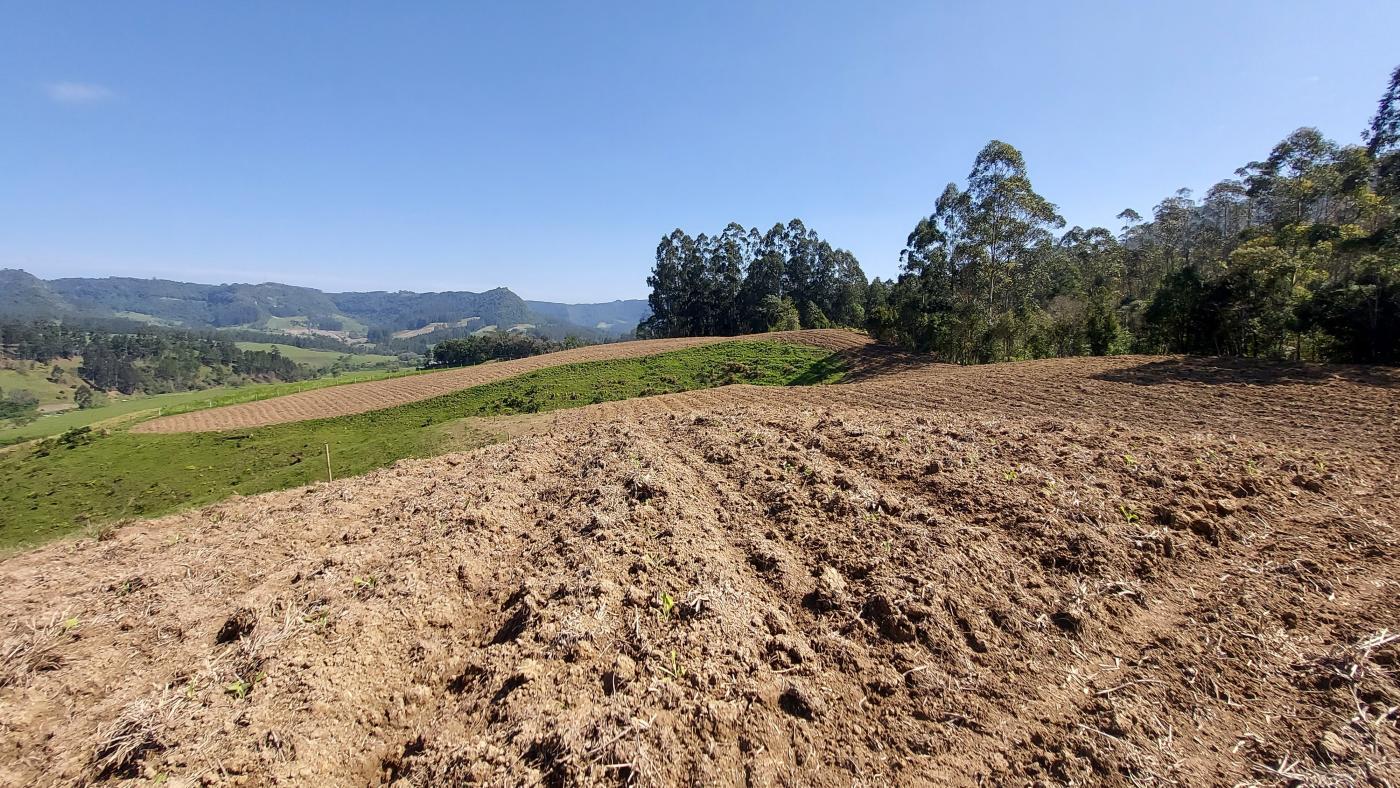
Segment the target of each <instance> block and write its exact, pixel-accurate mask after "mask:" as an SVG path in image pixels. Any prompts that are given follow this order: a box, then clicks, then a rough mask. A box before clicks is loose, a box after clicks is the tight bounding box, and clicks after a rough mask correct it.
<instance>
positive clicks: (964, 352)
mask: <svg viewBox="0 0 1400 788" xmlns="http://www.w3.org/2000/svg"><path fill="white" fill-rule="evenodd" d="M1363 139H1364V141H1365V145H1343V144H1339V143H1337V142H1334V141H1331V140H1328V139H1326V138H1325V137H1324V136H1323V135H1322V134H1321V133H1320V132H1318V131H1317V130H1316V129H1312V128H1303V129H1299V130H1298V131H1295V132H1294V133H1292V134H1290V135H1289V136H1288V137H1287V138H1285V139H1284V140H1282V141H1280V142H1279V143H1278V145H1276V146H1274V148H1273V150H1271V151H1269V153H1268V155H1267V156H1266V157H1265V158H1263V159H1261V160H1259V161H1253V162H1249V163H1247V164H1245V165H1244V166H1242V167H1240V168H1239V169H1238V170H1236V171H1235V173H1234V175H1235V177H1233V178H1227V179H1225V180H1222V181H1221V182H1219V183H1217V184H1215V185H1214V186H1212V187H1211V188H1210V189H1208V190H1207V191H1206V192H1205V194H1204V196H1203V197H1202V198H1200V199H1197V198H1196V197H1195V196H1194V195H1193V194H1192V193H1191V192H1190V191H1188V190H1184V189H1183V190H1181V191H1178V192H1177V193H1175V194H1173V195H1171V196H1169V197H1168V198H1166V199H1165V200H1163V201H1162V202H1161V203H1159V204H1158V205H1157V206H1156V207H1155V208H1154V209H1153V210H1152V211H1151V213H1150V215H1149V216H1147V217H1144V216H1142V215H1141V214H1139V213H1138V212H1136V211H1133V210H1131V209H1129V210H1125V211H1123V212H1122V213H1121V214H1119V217H1118V218H1119V219H1120V220H1121V221H1122V223H1123V224H1122V226H1121V227H1120V228H1119V229H1118V231H1116V232H1115V231H1112V230H1109V229H1106V228H1102V227H1091V228H1087V229H1086V228H1082V227H1071V228H1069V229H1068V230H1066V229H1065V221H1064V219H1063V218H1062V217H1061V216H1060V214H1059V211H1058V208H1057V207H1056V206H1055V205H1054V203H1052V202H1050V201H1049V200H1048V199H1047V198H1045V197H1044V196H1042V195H1040V194H1039V193H1037V192H1036V190H1035V189H1034V187H1033V185H1032V183H1031V180H1030V177H1029V175H1028V172H1027V167H1026V162H1025V160H1024V157H1023V156H1022V154H1021V152H1020V151H1018V150H1017V149H1016V148H1015V147H1013V146H1011V145H1009V144H1007V143H1005V142H1001V141H996V140H994V141H992V142H991V143H989V144H988V145H987V146H986V147H985V148H983V149H982V151H981V152H980V153H979V154H978V156H977V158H976V160H975V161H974V162H973V167H972V170H971V172H970V173H969V175H968V177H967V180H966V183H965V184H963V185H958V184H949V185H948V186H947V187H946V188H945V189H944V190H943V193H942V194H941V195H940V196H939V197H938V199H937V200H936V201H935V203H934V207H933V211H932V212H931V213H930V214H929V215H928V216H926V217H924V218H921V219H920V220H918V222H916V223H915V225H914V228H913V230H912V231H911V232H910V233H909V235H908V237H907V239H906V242H905V246H904V249H903V251H902V252H901V254H900V264H901V272H900V274H899V276H898V278H896V279H895V280H893V281H881V280H880V279H878V278H877V279H875V280H874V281H872V282H870V283H868V284H867V283H866V282H865V279H864V276H863V274H861V273H860V266H859V264H858V263H857V262H856V260H855V258H854V257H853V256H851V255H850V254H849V253H847V252H842V251H841V250H834V249H832V248H831V247H830V245H828V244H826V242H824V241H820V240H819V239H817V238H816V236H815V234H813V233H810V232H809V231H807V230H806V229H805V228H804V227H802V225H801V223H800V222H796V221H794V222H793V223H791V224H789V225H788V226H787V227H786V228H784V227H781V226H779V227H775V228H774V230H773V231H770V233H768V234H766V235H764V236H762V237H759V236H758V235H757V233H756V232H755V231H746V230H744V229H743V228H742V227H740V226H738V225H731V226H730V227H729V228H727V229H726V230H725V232H724V233H722V234H721V235H720V236H716V237H713V238H710V237H706V236H703V235H702V236H699V237H698V238H695V239H691V238H690V237H689V236H687V235H685V234H684V233H682V232H681V231H679V230H677V231H675V232H673V233H672V234H671V235H670V236H668V237H666V238H665V239H663V240H662V243H661V245H660V246H659V247H658V250H657V258H656V266H655V268H654V269H653V272H652V276H651V277H650V278H649V279H648V283H649V284H650V285H651V287H652V294H651V304H652V309H653V312H654V314H653V318H652V319H651V320H649V321H648V323H646V324H644V328H645V330H646V331H647V332H648V333H651V334H653V335H658V336H678V335H685V334H734V333H742V332H746V331H765V330H773V329H776V328H795V327H798V326H799V325H800V326H801V327H804V328H812V327H817V326H821V325H826V324H839V325H848V326H864V327H865V328H867V329H868V330H869V331H870V332H871V333H872V334H873V335H875V336H876V337H878V338H881V339H885V340H888V341H892V342H895V343H898V344H900V345H902V346H905V347H908V348H911V349H915V350H919V351H923V352H928V353H932V354H935V355H936V356H938V357H939V358H941V359H944V360H948V361H954V362H959V363H980V362H989V361H1001V360H1007V359H1017V358H1042V357H1048V356H1070V355H1082V354H1097V355H1103V354H1108V353H1119V352H1142V353H1195V354H1214V355H1242V356H1265V357H1276V358H1285V357H1289V358H1295V359H1322V360H1333V361H1361V362H1382V363H1395V362H1397V361H1400V68H1397V69H1396V70H1395V72H1394V73H1393V74H1392V75H1391V79H1390V82H1389V85H1388V87H1387V89H1386V91H1385V92H1384V94H1383V95H1382V97H1381V100H1380V102H1379V105H1378V108H1377V111H1376V114H1375V116H1374V117H1373V118H1372V120H1371V123H1370V126H1369V127H1368V128H1367V129H1366V131H1365V133H1364V135H1363ZM754 296H757V297H758V298H757V300H755V299H754Z"/></svg>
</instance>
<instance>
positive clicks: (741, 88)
mask: <svg viewBox="0 0 1400 788" xmlns="http://www.w3.org/2000/svg"><path fill="white" fill-rule="evenodd" d="M954 6H959V7H954ZM1397 31H1400V3H1397V2H1394V1H1393V0H1384V1H1381V0H1377V1H1376V2H1367V3H1356V2H1326V3H1324V2H1315V3H1311V2H1310V3H1301V2H1289V1H1286V0H1277V1H1275V2H1236V1H1235V0H1226V1H1224V2H1221V0H1213V1H1212V2H1176V3H1132V2H1106V3H1047V2H1027V3H981V4H972V3H959V4H954V3H935V2H921V3H893V2H890V3H884V2H878V3H850V2H843V3H826V2H808V1H807V0H803V1H802V2H797V1H796V0H793V1H792V2H787V3H770V2H733V3H724V4H720V3H710V2H693V3H687V4H681V3H673V2H637V3H627V4H613V3H606V2H594V3H582V2H571V3H559V4H544V3H514V2H500V3H490V4H488V3H466V2H450V3H440V4H433V3H357V2H334V3H288V2H267V3H255V2H224V3H217V4H216V3H212V2H191V3H180V2H162V3H147V2H113V3H107V2H87V3H68V2H21V1H20V0H13V1H10V0H0V267H22V268H25V269H28V270H30V271H31V272H33V273H36V274H38V275H40V276H44V277H54V276H64V275H127V276H158V277H165V278H176V279H184V280H191V281H210V282H231V281H264V280H277V281H285V282H291V283H294V284H305V285H311V286H315V287H321V288H323V289H329V290H341V289H346V290H352V289H389V290H394V289H415V290H444V289H474V290H475V289H484V288H489V287H493V286H496V285H506V286H509V287H511V288H513V289H515V290H516V291H517V292H519V293H520V294H522V295H524V296H525V297H527V298H541V299H551V300H566V301H593V300H609V299H612V298H624V297H640V296H643V295H644V294H645V292H646V286H645V282H644V279H645V276H646V273H647V271H648V269H649V267H650V265H651V261H652V256H653V254H654V250H655V245H656V242H657V240H658V239H659V238H660V236H661V235H662V234H663V233H665V232H667V231H669V230H671V229H672V228H674V227H677V226H679V227H682V228H685V229H686V230H688V231H690V232H692V233H694V232H700V231H715V230H718V229H721V228H722V227H723V226H724V225H725V224H726V223H727V222H729V221H738V222H741V223H744V224H746V225H761V226H764V227H766V226H769V225H771V224H772V223H773V222H775V221H786V220H787V219H790V218H792V217H801V218H802V219H803V220H804V221H806V222H807V224H808V225H809V226H810V227H813V228H815V229H816V230H817V231H818V232H820V233H821V234H822V235H823V237H825V238H827V239H829V240H830V241H832V242H833V243H834V244H836V245H839V246H845V247H847V248H849V249H851V250H852V251H854V252H855V253H856V255H857V256H858V257H859V259H860V261H861V263H862V264H863V265H864V267H865V270H866V272H867V273H869V274H871V275H880V276H889V275H891V274H894V273H895V272H896V270H897V267H898V253H899V249H900V248H901V246H902V244H903V240H904V237H905V235H906V234H907V233H908V231H909V229H910V227H912V225H913V224H914V222H915V221H916V220H917V219H918V217H919V216H920V215H923V214H926V213H928V211H929V210H930V209H931V207H932V204H933V201H934V199H935V198H936V197H937V195H938V194H939V192H940V191H941V190H942V188H943V186H944V184H946V183H947V182H948V181H950V180H959V181H961V180H962V179H963V178H964V177H965V176H966V174H967V171H968V169H969V168H970V166H971V162H972V158H973V156H974V155H975V154H976V153H977V151H978V149H979V148H981V146H982V145H983V144H985V143H986V142H987V140H989V139H992V138H1000V139H1004V140H1006V141H1007V142H1010V143H1012V144H1013V145H1016V146H1017V147H1019V148H1021V150H1022V151H1023V152H1024V153H1025V155H1026V158H1027V160H1028V162H1029V165H1030V170H1031V177H1032V179H1033V181H1034V183H1035V186H1036V187H1037V189H1038V190H1039V191H1040V192H1041V193H1042V194H1044V195H1046V196H1047V197H1048V198H1049V199H1051V200H1053V201H1054V202H1056V203H1057V204H1059V206H1060V207H1061V210H1062V213H1063V214H1064V215H1065V217H1066V218H1067V219H1068V220H1069V222H1070V223H1071V224H1082V225H1086V226H1088V225H1091V224H1103V225H1107V226H1110V227H1113V228H1115V229H1116V227H1117V223H1116V221H1115V220H1114V216H1115V215H1116V214H1117V213H1118V211H1119V210H1121V209H1122V208H1124V207H1134V208H1136V209H1138V210H1139V211H1142V212H1143V213H1146V212H1147V210H1148V209H1150V208H1151V206H1152V205H1154V204H1155V203H1156V202H1158V201H1159V200H1160V199H1161V198H1163V197H1165V196H1167V195H1168V194H1169V193H1171V192H1172V191H1173V190H1175V189H1176V188H1178V187H1182V186H1186V187H1190V188H1193V189H1196V190H1197V191H1198V192H1199V191H1201V190H1204V189H1205V188H1206V187H1208V186H1209V185H1210V184H1211V183H1213V182H1214V181H1216V180H1219V179H1220V178H1223V177H1227V176H1229V175H1230V173H1231V172H1232V171H1233V170H1234V169H1235V168H1236V167H1238V166H1240V165H1242V164H1244V163H1246V162H1248V161H1250V160H1252V159H1258V158H1262V157H1264V156H1265V155H1267V153H1268V151H1269V148H1270V147H1271V146H1272V145H1273V144H1274V143H1275V142H1277V141H1278V140H1279V139H1280V138H1282V137H1283V136H1284V135H1286V134H1287V133H1288V132H1290V131H1292V130H1293V129H1295V128H1297V127H1299V126H1303V125H1313V126H1318V127H1319V128H1321V129H1322V130H1323V132H1325V133H1326V134H1328V135H1329V136H1331V137H1333V138H1335V139H1337V140H1339V141H1342V142H1355V141H1357V139H1358V134H1359V133H1360V131H1361V129H1362V128H1363V127H1364V125H1365V123H1366V121H1367V119H1368V118H1369V117H1370V115H1371V112H1372V110H1373V108H1374V104H1375V101H1376V99H1377V98H1378V97H1379V95H1380V93H1381V91H1382V89H1383V88H1384V86H1385V82H1386V79H1387V76H1388V74H1389V70H1390V69H1391V68H1392V67H1394V66H1395V65H1396V64H1397V63H1400V44H1397V41H1400V39H1397Z"/></svg>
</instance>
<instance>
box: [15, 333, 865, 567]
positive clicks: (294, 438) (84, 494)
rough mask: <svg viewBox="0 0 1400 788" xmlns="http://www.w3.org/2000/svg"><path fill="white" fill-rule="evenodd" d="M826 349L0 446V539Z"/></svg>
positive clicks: (222, 493)
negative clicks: (235, 422)
mask: <svg viewBox="0 0 1400 788" xmlns="http://www.w3.org/2000/svg"><path fill="white" fill-rule="evenodd" d="M841 370H842V368H841V366H840V364H839V362H837V361H836V360H835V359H834V357H832V356H830V355H829V354H828V352H827V351H824V350H819V349H817V348H812V347H806V346H801V345H791V344H784V343H775V342H730V343H724V344H720V345H709V346H705V347H700V348H691V349H688V350H680V351H674V352H671V353H664V354H659V355H655V356H647V357H643V358H635V359H619V360H614V361H600V362H590V363H582V364H570V365H566V366H561V367H554V368H551V369H545V370H540V371H538V372H533V373H530V374H528V375H522V376H519V377H515V378H510V379H508V380H504V381H498V382H496V383H490V384H487V385H484V386H477V387H474V388H470V389H466V390H464V391H460V392H456V393H454V394H449V395H446V396H443V397H438V398H436V399H430V400H424V401H422V402H415V403H412V404H409V405H404V406H401V407H397V408H390V409H387V410H381V411H375V412H372V413H364V414H359V415H356V416H345V417H340V418H334V419H322V420H318V421H306V422H298V423H294V424H281V425H275V426H270V427H262V428H259V429H254V430H245V431H239V432H232V433H190V434H181V435H133V434H131V433H129V432H115V433H113V434H111V435H108V436H105V437H98V438H97V439H96V440H94V441H93V442H92V443H88V444H84V445H77V446H74V447H71V448H70V447H65V446H63V445H59V446H57V447H54V448H51V449H50V450H49V451H48V453H47V454H46V455H43V456H40V455H41V453H42V452H40V451H37V450H33V449H22V450H15V451H11V452H6V453H3V454H0V546H3V547H16V546H22V545H25V544H33V543H37V542H40V541H43V540H46V539H50V538H53V537H56V536H59V535H61V534H63V533H65V532H68V531H72V530H74V529H76V528H80V527H83V525H85V524H87V523H97V522H103V521H110V520H115V519H120V518H123V517H136V516H142V517H145V516H154V515H158V514H163V513H166V512H170V511H173V510H176V509H180V508H185V507H188V506H196V505H202V504H207V503H211V502H213V501H217V500H220V499H222V498H225V497H227V496H229V495H231V494H233V493H235V492H236V493H240V494H245V495H246V494H252V493H258V492H266V491H268V490H276V489H282V488H286V487H295V486H298V485H302V484H307V483H309V482H313V481H317V480H319V479H323V478H325V472H326V468H325V460H324V455H323V451H324V448H323V447H324V446H325V444H330V446H331V452H332V454H333V460H334V468H335V473H336V476H337V477H339V476H348V475H352V474H359V473H364V472H365V471H368V470H371V469H373V468H378V467H381V466H384V465H387V464H389V463H391V462H393V461H394V460H397V459H400V458H403V457H423V456H431V455H433V454H438V453H442V452H444V451H451V450H454V449H462V448H469V447H472V446H475V445H481V444H483V443H485V442H488V441H489V440H490V439H491V438H490V437H489V436H486V435H484V434H482V433H480V432H478V431H475V430H472V429H470V426H469V425H467V428H466V429H463V423H462V421H461V419H463V418H467V417H472V416H492V415H504V414H511V413H521V412H543V411H550V410H556V409H559V408H568V407H577V406H581V405H586V404H589V403H591V402H603V401H610V400H620V399H627V398H630V397H637V396H646V395H650V394H661V393H667V392H674V391H687V390H691V389H697V388H705V387H709V386H716V385H723V384H725V383H733V382H744V383H757V384H767V385H800V384H813V383H823V382H833V381H835V380H837V379H839V378H840V375H841Z"/></svg>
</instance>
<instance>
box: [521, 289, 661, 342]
mask: <svg viewBox="0 0 1400 788" xmlns="http://www.w3.org/2000/svg"><path fill="white" fill-rule="evenodd" d="M525 305H526V306H528V307H530V309H531V310H533V311H534V312H535V313H536V314H539V315H544V316H546V317H550V318H553V319H555V320H558V321H560V322H563V323H572V324H574V325H576V326H590V327H592V328H596V329H598V330H599V331H604V332H608V333H610V334H627V333H630V332H631V331H633V330H634V329H636V327H637V324H638V323H640V322H642V321H643V320H645V319H646V318H647V316H648V315H650V314H651V307H650V306H648V305H647V302H646V301H643V300H641V299H636V298H634V299H630V300H627V301H609V302H607V303H606V304H556V303H553V302H550V301H526V302H525Z"/></svg>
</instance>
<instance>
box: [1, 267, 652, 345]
mask: <svg viewBox="0 0 1400 788" xmlns="http://www.w3.org/2000/svg"><path fill="white" fill-rule="evenodd" d="M645 314H646V306H645V303H644V302H641V301H617V302H613V303H611V304H556V303H551V302H544V301H537V302H526V301H524V300H523V299H521V298H520V296H518V295H516V294H515V293H513V292H511V291H510V290H509V289H507V288H504V287H498V288H495V289H493V290H488V291H486V292H484V293H472V292H467V291H449V292H440V293H414V292H409V291H399V292H392V293H391V292H384V291H377V292H365V293H356V292H346V293H326V292H322V291H320V290H316V289H314V288H309V287H294V286H292V285H284V284H278V283H276V282H267V283H263V284H256V285H252V284H224V285H206V284H193V283H189V282H173V281H169V280H164V279H134V278H130V277H107V278H100V279H87V278H68V279H54V280H52V281H44V280H42V279H39V278H37V277H34V276H32V275H30V274H29V273H26V272H25V271H19V270H13V269H6V270H0V319H9V320H31V319H42V320H55V319H71V318H84V319H127V320H135V321H140V322H144V323H148V324H152V325H165V326H180V327H184V328H192V329H205V328H246V329H256V330H261V331H276V332H279V333H284V334H289V335H296V336H324V337H328V338H331V339H333V340H340V341H356V342H360V341H369V342H376V343H384V342H388V341H390V340H391V339H397V338H401V337H396V336H395V335H396V334H400V333H401V332H405V331H416V330H420V329H422V328H424V327H436V326H441V327H442V329H444V330H446V329H454V328H469V329H470V330H471V331H477V330H481V329H487V330H490V329H491V328H496V329H499V330H502V331H505V330H510V329H516V330H520V331H525V332H528V333H532V334H537V335H540V336H543V337H547V338H553V339H563V338H564V337H566V336H568V335H571V334H572V335H576V336H580V337H584V338H586V339H591V340H601V339H606V338H615V337H618V336H622V335H626V334H629V333H630V332H631V331H632V330H633V329H634V328H635V327H636V324H637V321H638V320H640V319H641V318H642V317H644V316H645ZM468 333H469V332H468ZM438 338H446V337H445V336H444V337H438ZM409 344H410V345H412V346H413V347H412V348H411V350H413V351H415V352H422V351H423V350H425V349H426V344H425V343H424V342H421V341H420V342H413V343H409Z"/></svg>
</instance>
